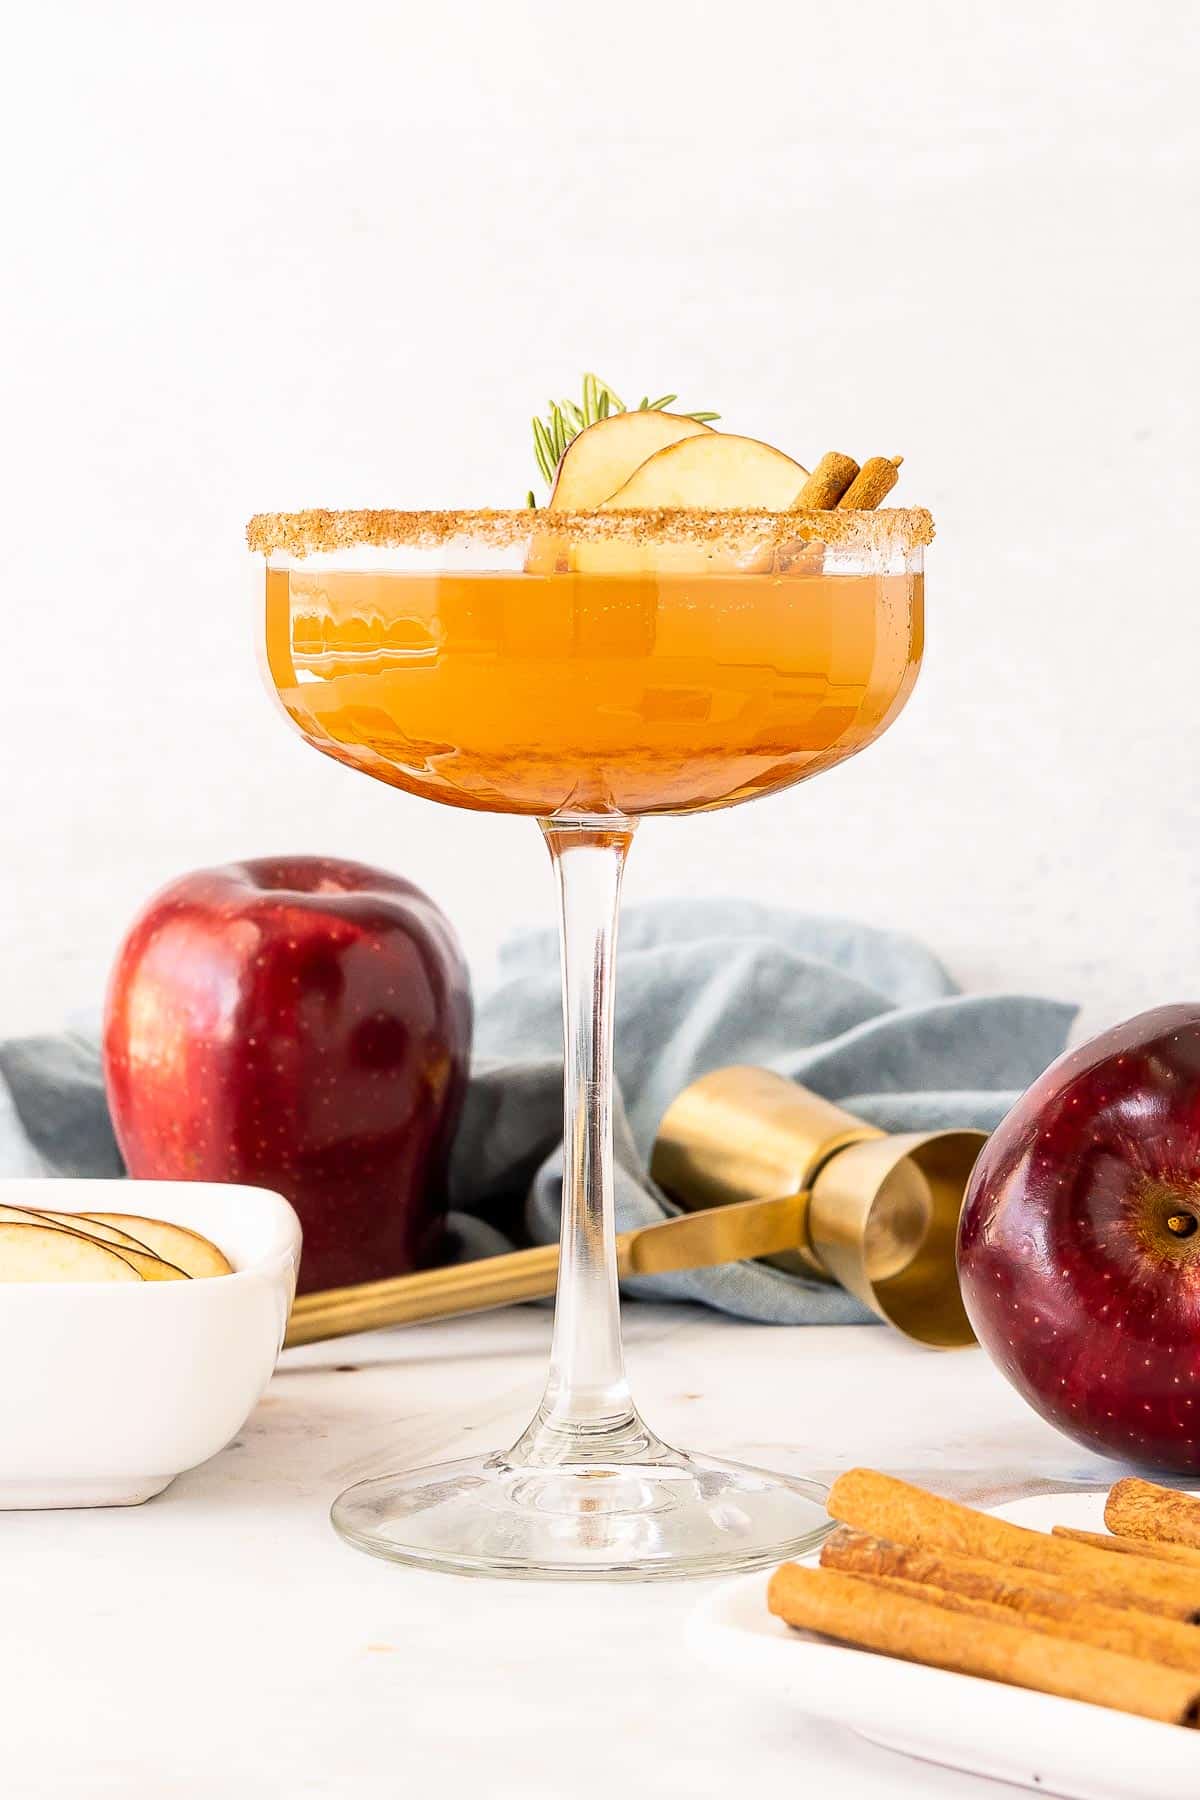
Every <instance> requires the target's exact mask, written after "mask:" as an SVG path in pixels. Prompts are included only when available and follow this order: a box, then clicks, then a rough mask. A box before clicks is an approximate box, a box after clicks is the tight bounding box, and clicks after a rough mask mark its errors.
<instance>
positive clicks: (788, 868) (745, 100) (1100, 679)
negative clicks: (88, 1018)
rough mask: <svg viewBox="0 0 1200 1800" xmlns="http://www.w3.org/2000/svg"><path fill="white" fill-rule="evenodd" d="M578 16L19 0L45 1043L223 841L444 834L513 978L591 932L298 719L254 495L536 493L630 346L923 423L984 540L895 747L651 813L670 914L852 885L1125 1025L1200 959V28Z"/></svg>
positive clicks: (952, 590)
mask: <svg viewBox="0 0 1200 1800" xmlns="http://www.w3.org/2000/svg"><path fill="white" fill-rule="evenodd" d="M579 23H580V28H579V29H578V30H574V29H571V30H566V29H564V26H563V8H562V4H561V0H506V4H505V5H503V6H499V5H496V4H495V0H440V3H439V4H438V5H436V6H430V5H423V6H420V7H418V6H414V5H412V4H405V3H403V0H401V3H399V4H397V0H339V4H338V5H337V7H336V8H332V9H331V7H330V5H329V0H239V3H238V4H236V5H235V4H233V3H232V0H223V3H222V0H210V3H209V4H207V5H205V6H203V7H188V6H163V5H161V4H159V3H158V0H106V4H105V5H104V6H96V5H95V4H92V3H90V0H57V3H56V4H55V5H53V6H25V7H23V8H21V9H19V17H18V18H17V19H16V20H15V21H14V24H13V29H12V34H11V42H10V43H9V44H8V46H7V47H8V49H9V52H10V54H9V58H8V66H9V72H10V77H11V78H10V80H9V82H8V84H7V87H6V91H5V104H4V107H3V108H2V109H0V154H3V156H4V161H5V164H6V166H7V167H10V168H12V169H14V170H19V172H20V174H19V179H14V180H13V181H11V182H9V183H8V184H7V188H6V192H5V194H4V205H3V215H2V217H0V250H2V252H3V255H4V259H5V262H6V264H7V266H8V267H9V268H10V269H12V270H13V271H14V279H13V280H11V281H9V282H8V283H7V286H6V292H5V295H4V310H5V329H4V331H3V333H2V334H0V391H2V393H3V401H2V411H3V421H4V428H3V430H2V431H0V491H2V492H3V494H4V497H5V502H6V507H5V510H6V514H7V518H8V525H7V529H6V533H5V562H4V591H5V596H6V603H5V613H4V640H3V642H4V657H5V663H4V668H5V674H6V677H7V679H6V681H5V684H4V692H3V703H2V705H0V767H2V768H5V769H11V770H13V771H17V772H18V774H17V776H16V778H13V779H10V780H9V781H7V782H6V784H5V789H4V803H5V813H4V837H3V843H4V849H5V862H4V879H3V881H0V1033H3V1032H9V1031H15V1030H21V1029H25V1028H26V1027H30V1028H37V1027H39V1026H42V1025H46V1024H52V1023H54V1022H55V1020H56V1019H58V1018H59V1017H60V1016H61V1015H62V1014H63V1013H64V1012H66V1011H70V1010H71V1009H72V1008H74V1007H77V1006H82V1005H86V1004H88V1003H90V1002H92V1001H93V1000H94V999H95V998H96V997H97V995H98V993H99V991H100V987H101V985H102V983H103V979H104V975H105V971H106V968H107V966H108V964H109V962H110V959H111V957H112V954H113V950H114V948H115V946H116V943H117V941H118V939H119V937H120V935H121V933H122V932H123V931H124V930H125V928H126V926H127V924H128V921H129V919H130V917H131V915H132V913H133V911H134V909H135V908H136V907H137V906H139V905H140V904H141V903H142V901H143V900H144V899H145V898H146V897H147V896H148V895H149V894H150V892H151V891H152V890H153V889H154V888H155V887H157V886H158V885H159V884H160V883H162V882H163V881H166V880H168V879H169V878H170V877H172V876H174V875H176V874H178V873H180V872H181V871H183V870H184V869H187V868H195V867H198V866H203V865H205V864H208V863H211V862H214V861H222V860H225V859H226V858H229V857H234V856H254V855H264V854H270V853H278V852H280V851H297V850H303V851H324V852H328V853H331V854H340V855H349V856H357V857H362V858H364V859H366V860H368V861H380V862H382V863H383V864H384V866H385V867H395V868H396V869H398V870H399V871H400V872H401V873H403V874H406V875H408V876H410V877H411V878H412V879H414V880H416V881H418V882H420V883H421V884H422V885H424V886H426V887H428V888H429V889H430V891H431V892H432V893H434V894H435V895H436V897H437V898H438V899H439V900H441V901H442V902H443V904H444V905H445V906H446V907H447V910H448V911H449V912H450V914H451V916H452V918H453V919H454V921H455V923H456V924H457V926H458V927H459V929H460V930H461V932H462V933H463V935H464V937H465V938H466V940H467V942H468V945H469V947H470V949H471V951H472V954H473V955H475V956H476V957H484V956H486V955H487V954H488V953H489V952H490V950H491V949H492V948H493V947H494V945H495V944H496V942H497V940H498V939H499V938H500V937H502V936H503V935H504V934H505V933H506V932H507V931H509V930H510V929H512V927H513V926H514V925H517V924H519V923H522V922H527V921H529V920H531V919H535V918H538V917H541V918H546V919H548V918H549V916H550V910H551V886H550V880H549V876H548V873H547V871H546V868H545V855H544V851H543V850H542V848H541V845H540V844H539V842H538V837H537V833H536V832H535V831H534V829H533V827H532V826H531V825H525V826H524V827H523V828H522V827H520V826H518V825H516V824H513V823H512V822H511V821H508V820H489V819H485V818H481V817H478V816H476V815H471V814H466V813H459V814H453V813H451V812H449V811H447V810H445V809H442V808H437V807H432V806H429V805H427V804H425V803H424V802H422V801H419V800H415V799H410V798H408V797H406V796H404V795H402V794H400V793H398V792H395V791H393V790H390V789H386V788H384V787H382V786H380V785H378V784H376V783H372V782H370V781H364V780H361V779H359V778H358V777H357V776H356V775H354V774H352V773H351V772H349V771H347V770H345V769H342V768H339V767H338V766H336V765H335V764H334V763H332V762H329V761H327V760H324V759H322V758H321V757H318V756H316V755H314V754H313V753H312V752H311V751H310V750H308V749H307V748H306V747H305V746H304V745H303V744H301V743H300V741H299V740H298V739H297V738H293V737H292V736H290V735H289V733H288V731H287V729H286V728H285V727H284V726H283V725H282V724H281V723H280V721H279V719H278V718H277V717H276V716H275V713H274V711H273V709H272V708H271V706H270V705H269V704H268V702H267V700H266V697H265V696H264V694H263V693H262V691H261V689H260V685H259V680H258V673H257V670H256V667H255V659H254V654H253V646H252V637H253V631H252V614H251V610H250V603H249V599H248V594H247V589H246V585H245V581H244V576H243V567H242V563H243V557H242V552H241V543H242V527H243V523H244V521H245V519H246V517H247V516H248V515H249V514H250V513H251V512H253V511H255V510H257V509H259V508H272V507H289V506H311V505H321V504H326V505H344V506H354V505H388V506H396V505H400V506H405V505H407V506H439V505H440V506H447V505H455V506H457V505H496V504H506V503H509V502H512V501H519V499H520V498H521V496H522V495H523V494H524V491H525V489H526V487H527V485H528V483H529V481H530V480H531V479H532V477H533V467H532V460H531V455H530V449H529V424H528V420H529V415H530V414H531V413H532V412H533V411H534V410H535V408H536V407H538V406H540V405H544V403H545V397H546V395H547V394H548V393H552V392H553V393H558V392H562V391H569V390H571V389H573V388H574V385H575V383H576V382H577V380H578V378H579V374H580V372H581V371H582V370H583V369H585V368H598V369H599V370H600V371H601V373H603V374H605V375H606V376H607V377H608V378H609V379H610V380H611V381H612V382H614V383H615V384H616V386H617V387H618V389H619V390H623V389H624V387H625V385H626V384H628V385H629V387H630V388H631V389H632V391H633V392H634V394H637V393H640V392H642V391H643V390H644V388H649V389H650V390H652V391H654V392H662V391H663V390H664V389H666V388H678V389H679V390H680V393H681V395H683V396H685V403H687V404H690V405H696V406H711V407H714V408H716V409H718V410H719V411H721V412H722V413H723V415H724V419H725V423H726V424H727V426H728V427H729V428H730V429H733V430H735V431H745V432H750V433H752V434H754V435H757V436H760V437H765V438H767V439H770V440H772V441H775V442H778V443H780V444H781V445H782V446H783V447H784V448H786V449H790V450H793V451H794V452H795V453H796V454H797V455H798V456H800V458H801V460H813V459H815V458H816V457H817V456H818V455H819V454H820V452H821V451H822V450H824V449H825V448H826V447H827V446H829V445H834V444H836V445H837V446H839V447H844V448H846V449H848V450H853V451H854V453H855V454H857V455H862V454H866V453H869V452H871V451H873V450H879V451H883V452H887V453H890V452H893V451H896V452H899V451H903V452H904V453H905V456H906V462H905V466H904V471H903V483H902V486H901V487H900V488H898V489H897V491H896V498H897V500H898V501H899V500H905V501H911V500H921V501H924V502H926V503H927V504H928V505H929V506H931V507H932V509H933V511H934V514H935V516H936V518H937V521H938V539H937V543H936V545H935V546H934V548H933V550H932V551H931V553H930V556H929V590H928V600H929V652H928V658H927V661H926V666H925V670H924V672H923V674H922V678H921V681H920V683H919V684H918V687H917V689H916V692H915V694H914V696H913V699H912V702H911V704H910V706H909V707H908V709H907V711H906V713H905V714H904V716H903V717H902V718H901V719H900V720H899V721H898V723H897V724H896V726H895V727H894V729H893V730H892V731H890V732H889V733H888V735H887V737H886V738H885V739H884V740H883V741H882V742H881V743H880V744H879V745H878V746H876V747H875V748H873V749H872V750H871V752H870V753H869V754H868V755H866V756H864V757H862V758H861V759H859V760H858V761H856V762H854V763H851V764H850V765H848V766H847V767H846V768H844V769H839V770H837V771H835V772H833V773H832V774H830V775H829V776H828V777H827V778H823V779H822V780H820V781H816V782H813V783H812V784H810V785H809V786H807V787H804V788H801V789H797V790H795V791H794V792H792V793H790V794H787V795H782V796H780V797H779V798H777V799H775V800H773V801H772V802H770V803H769V804H767V803H764V804H763V805H762V806H748V807H741V808H737V809H735V810H734V811H731V812H729V813H727V814H723V815H722V814H714V815H712V816H710V817H705V818H697V819H693V820H690V821H688V822H687V823H686V824H684V825H681V826H679V827H674V826H671V825H669V824H663V825H661V826H655V827H653V828H649V827H648V828H647V829H646V830H645V831H644V832H643V833H642V834H641V838H640V840H639V842H638V845H637V847H636V851H635V854H634V856H633V858H632V861H631V864H630V871H629V878H628V890H627V891H628V897H629V899H630V901H632V902H636V901H637V900H638V899H639V898H642V897H649V896H659V895H667V894H690V893H693V892H696V891H698V890H699V891H711V892H720V893H745V892H753V893H758V894H760V895H761V896H762V897H764V898H767V899H772V900H777V901H784V902H791V903H793V904H796V905H800V906H804V907H816V908H819V909H824V910H830V911H844V912H849V913H852V914H858V915H860V916H862V917H865V918H868V919H870V920H871V921H873V922H877V923H880V924H885V925H896V926H902V927H906V928H908V929H910V930H914V931H918V932H920V933H921V934H922V936H924V937H925V938H926V939H927V941H928V942H930V943H931V944H932V945H933V946H934V947H935V948H936V949H937V950H939V951H940V952H941V953H942V954H943V955H945V956H946V957H947V958H948V959H949V960H950V961H951V963H952V965H953V967H954V969H955V970H956V972H957V973H958V974H959V975H960V976H961V977H962V979H963V980H964V981H965V982H966V983H968V984H969V985H972V986H987V987H991V988H996V987H1001V988H1004V987H1017V986H1027V987H1031V988H1032V989H1033V990H1034V991H1038V992H1048V993H1056V994H1061V995H1062V996H1064V997H1066V998H1079V999H1082V1000H1083V1001H1084V1003H1085V1005H1086V1007H1087V1009H1088V1019H1089V1021H1090V1022H1091V1023H1094V1024H1098V1023H1101V1022H1104V1021H1107V1020H1110V1019H1112V1018H1114V1017H1119V1016H1121V1014H1122V1013H1127V1012H1132V1011H1134V1010H1135V1009H1136V1008H1137V1007H1139V1006H1147V1005H1150V1004H1153V1003H1155V1002H1158V1001H1163V1000H1171V999H1178V998H1181V997H1183V995H1184V994H1185V993H1186V992H1187V991H1188V990H1189V989H1192V990H1194V988H1195V985H1196V977H1197V974H1198V973H1200V971H1198V969H1197V958H1196V950H1195V906H1196V894H1197V891H1198V890H1200V836H1198V835H1197V833H1196V831H1195V829H1194V814H1195V798H1196V779H1195V768H1196V707H1195V648H1196V636H1195V619H1196V609H1195V604H1194V597H1193V596H1194V590H1195V577H1194V573H1193V572H1192V559H1191V520H1192V517H1193V514H1194V506H1195V493H1196V489H1197V476H1198V469H1197V443H1198V441H1200V440H1198V438H1197V434H1196V431H1195V428H1194V422H1193V417H1194V411H1195V408H1194V403H1193V402H1194V396H1195V393H1196V391H1197V385H1198V384H1197V377H1198V374H1200V361H1198V359H1200V335H1198V334H1197V333H1196V331H1195V329H1194V320H1195V313H1196V306H1197V295H1198V281H1200V238H1198V235H1197V233H1196V232H1195V230H1194V229H1193V228H1192V226H1193V222H1194V219H1195V214H1196V170H1197V167H1198V166H1200V109H1197V107H1196V105H1195V86H1196V79H1195V71H1196V68H1197V61H1198V52H1200V8H1197V7H1195V6H1188V5H1183V4H1180V3H1179V0H1143V4H1141V5H1139V6H1137V7H1131V6H1129V5H1128V4H1126V3H1124V0H1089V4H1088V5H1087V6H1079V5H1077V4H1067V3H1066V0H1006V4H1005V5H1004V6H1002V7H983V6H966V5H962V4H961V3H960V0H906V4H904V5H903V6H897V5H896V4H895V0H859V3H858V4H857V5H856V6H855V8H854V10H853V26H852V28H851V27H850V26H849V25H848V23H847V19H846V17H844V16H843V14H842V13H840V12H838V11H837V10H836V9H834V10H827V11H825V12H822V10H821V9H818V8H813V7H811V6H797V5H796V4H795V0H739V4H738V5H737V6H736V7H730V6H729V5H728V4H727V0H655V3H654V4H653V5H647V4H645V0H606V4H605V5H604V7H603V8H602V9H601V10H600V11H599V12H598V13H597V14H596V16H595V18H592V19H589V18H586V17H585V16H584V15H581V17H580V22H579ZM18 272H19V279H18V278H16V275H17V273H18ZM481 870H485V871H486V879H481V878H480V872H481Z"/></svg>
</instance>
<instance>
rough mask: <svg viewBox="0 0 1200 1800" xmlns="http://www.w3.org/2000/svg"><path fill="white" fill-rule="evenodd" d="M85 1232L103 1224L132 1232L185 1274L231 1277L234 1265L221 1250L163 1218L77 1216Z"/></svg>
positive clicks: (94, 1214)
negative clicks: (84, 1222) (86, 1221)
mask: <svg viewBox="0 0 1200 1800" xmlns="http://www.w3.org/2000/svg"><path fill="white" fill-rule="evenodd" d="M78 1217H79V1218H80V1220H81V1221H85V1220H91V1224H90V1225H88V1224H82V1225H81V1229H82V1230H84V1231H89V1230H92V1229H94V1228H96V1227H99V1226H101V1225H106V1226H108V1227H109V1229H110V1230H118V1231H120V1230H132V1232H133V1233H134V1235H136V1236H137V1237H138V1238H139V1239H140V1241H141V1243H143V1244H144V1245H145V1246H146V1248H147V1249H148V1250H152V1251H153V1252H154V1253H155V1255H157V1256H161V1257H163V1258H164V1259H165V1260H166V1261H167V1262H169V1263H174V1265H175V1267H176V1268H177V1269H182V1270H183V1272H184V1274H185V1275H191V1276H193V1277H194V1278H196V1279H204V1278H206V1277H208V1276H211V1275H232V1274H233V1264H232V1263H231V1262H230V1261H229V1258H228V1257H227V1256H226V1255H225V1254H224V1252H223V1251H221V1250H218V1248H217V1246H216V1245H215V1244H214V1243H212V1242H211V1241H210V1240H209V1239H208V1238H206V1237H202V1236H201V1235H200V1233H199V1232H198V1231H189V1230H188V1229H187V1227H186V1226H184V1225H170V1224H168V1223H167V1221H166V1220H165V1219H143V1218H142V1217H141V1216H140V1215H135V1214H133V1213H80V1214H79V1215H78Z"/></svg>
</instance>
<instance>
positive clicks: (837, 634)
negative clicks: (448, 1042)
mask: <svg viewBox="0 0 1200 1800" xmlns="http://www.w3.org/2000/svg"><path fill="white" fill-rule="evenodd" d="M266 579H267V652H268V661H269V665H270V672H271V678H272V680H273V682H274V684H275V687H276V689H277V691H278V693H279V697H280V699H281V700H282V702H283V704H284V706H285V707H286V709H287V711H288V713H289V714H290V715H291V717H292V719H293V720H294V722H295V723H296V725H297V726H298V727H299V729H300V731H301V732H302V733H303V734H304V736H305V737H306V738H307V739H308V740H309V742H310V743H312V744H314V745H315V746H316V748H317V749H319V750H324V751H325V752H326V753H327V754H328V755H330V756H335V757H337V758H338V759H339V760H340V761H342V762H345V763H349V764H350V765H351V766H352V767H354V768H358V769H362V770H364V771H365V772H366V773H368V774H370V775H374V776H375V777H377V779H379V780H381V781H387V782H391V783H392V784H393V785H394V786H396V787H402V788H407V789H408V790H409V791H410V792H411V793H415V794H422V795H425V796H427V797H428V798H429V799H432V800H440V801H442V802H444V803H446V804H449V805H452V806H465V807H473V808H476V809H481V810H484V811H487V812H510V813H528V814H534V815H539V816H544V817H549V816H556V817H559V818H571V817H583V816H595V815H597V814H604V813H623V814H626V815H628V816H630V817H636V816H639V815H642V814H647V813H673V812H674V813H687V812H695V811H698V810H701V809H703V808H706V807H715V806H725V805H729V804H732V803H733V802H735V801H738V800H746V799H750V798H752V797H753V796H754V795H756V794H762V793H769V792H770V791H771V790H772V789H775V788H780V787H785V786H787V785H788V784H789V783H791V782H793V781H799V780H801V779H803V778H804V777H805V776H807V775H812V774H815V773H817V772H818V771H819V770H821V769H826V768H830V767H832V765H833V764H835V763H838V762H841V761H842V760H843V759H844V758H845V757H847V756H853V755H854V753H855V751H857V750H861V749H862V748H863V746H864V745H865V744H868V743H870V742H871V740H872V739H873V738H875V737H877V736H878V735H879V733H880V732H881V731H882V730H883V729H884V727H885V726H886V725H887V723H888V722H889V720H890V719H891V718H892V717H893V715H894V714H895V713H896V712H897V711H898V709H899V708H900V706H901V705H902V704H903V702H904V700H905V698H906V697H907V694H908V690H909V688H910V687H911V685H912V683H913V681H914V680H915V678H916V673H917V666H918V663H919V661H920V656H921V643H922V614H921V605H922V593H921V577H920V576H919V575H911V574H896V575H876V574H860V573H829V572H826V571H821V570H817V571H816V572H807V573H804V572H801V573H777V572H771V573H740V572H731V573H715V574H697V575H684V574H662V573H659V574H652V575H651V574H646V575H642V574H633V575H630V574H619V575H618V574H613V575H610V574H607V573H605V574H570V573H566V572H554V573H547V574H539V573H525V572H519V571H515V570H514V571H513V572H511V573H507V572H504V571H496V572H479V573H476V572H473V571H469V572H461V571H460V572H441V573H433V574H421V573H413V572H400V571H384V572H369V571H364V570H350V569H342V570H338V569H333V570H331V569H329V568H325V569H316V568H311V569H309V568H305V567H303V566H300V567H293V568H291V569H290V570H288V569H269V570H268V572H267V578H266Z"/></svg>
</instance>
